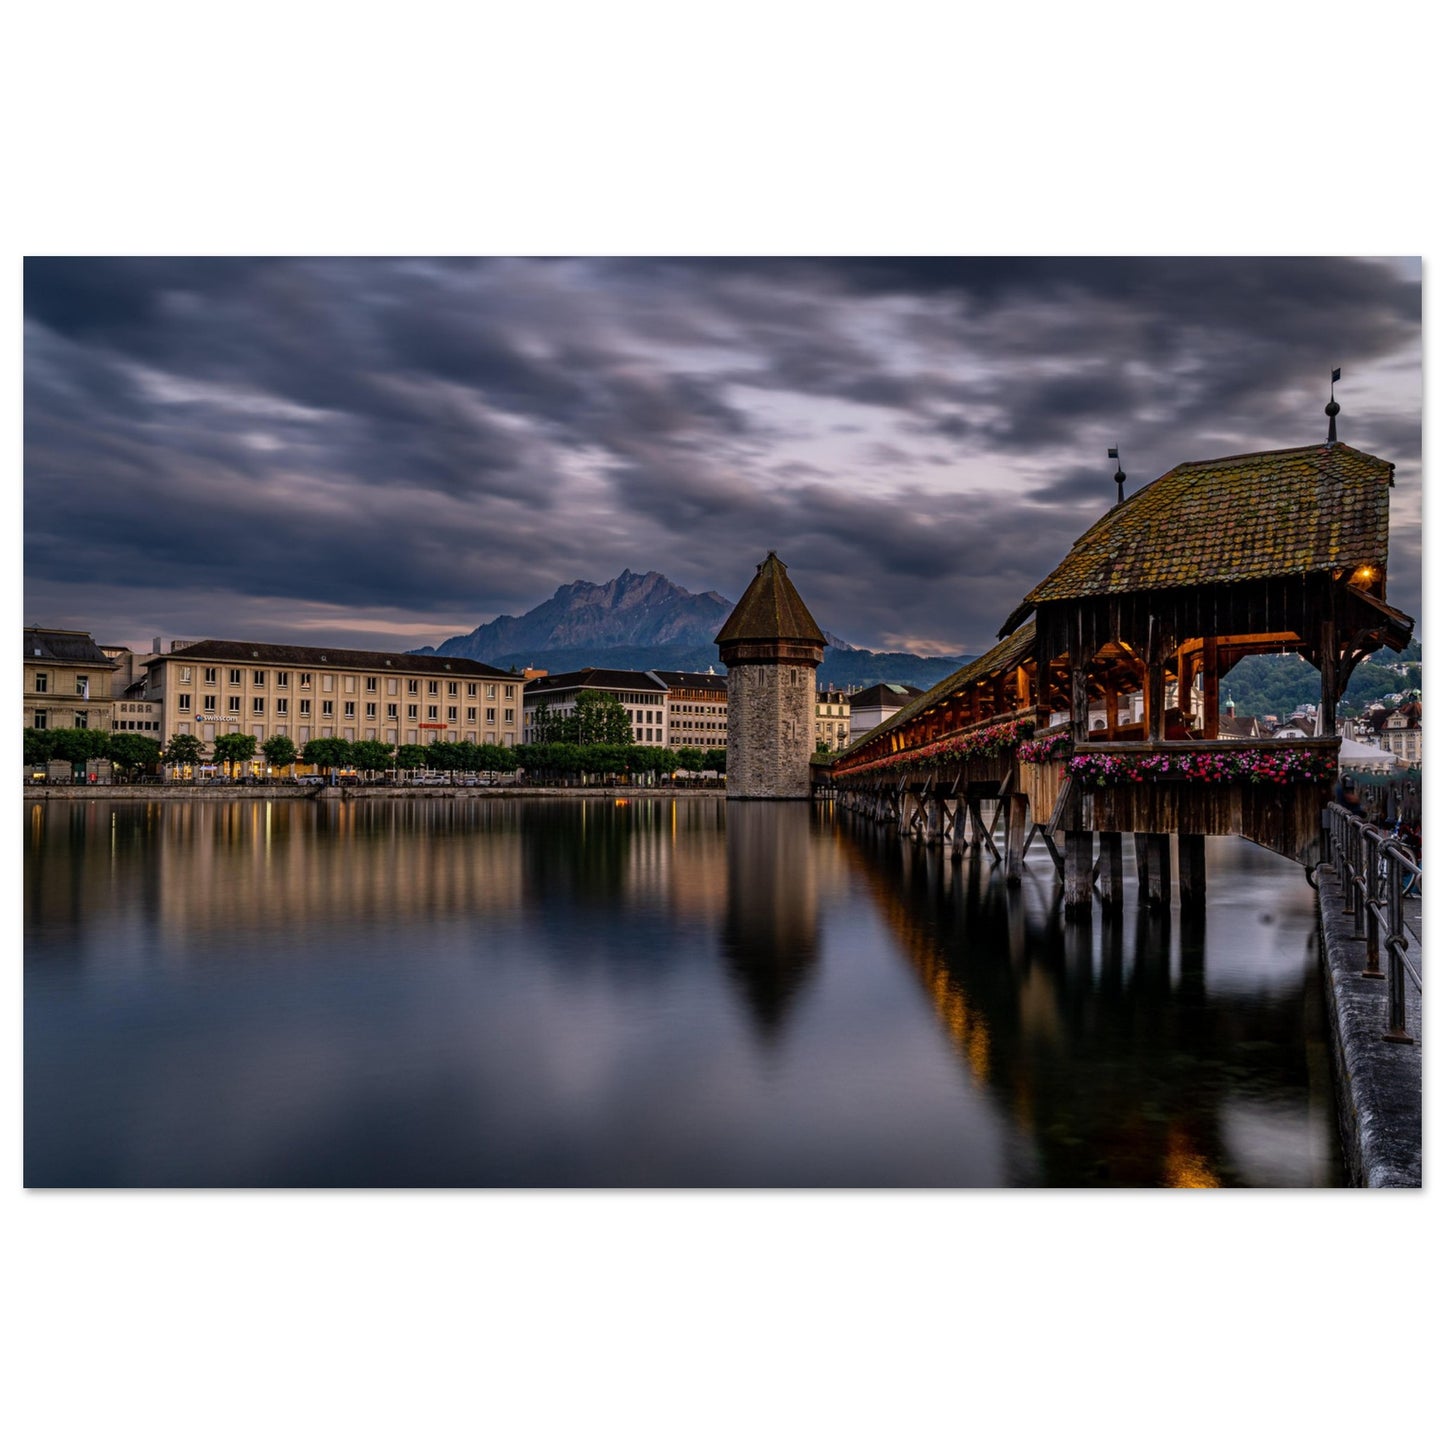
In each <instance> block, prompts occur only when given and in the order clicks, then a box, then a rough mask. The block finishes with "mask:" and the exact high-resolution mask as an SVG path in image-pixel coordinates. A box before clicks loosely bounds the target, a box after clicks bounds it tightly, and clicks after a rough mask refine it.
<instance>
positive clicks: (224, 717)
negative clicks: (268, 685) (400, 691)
mask: <svg viewBox="0 0 1445 1445" xmlns="http://www.w3.org/2000/svg"><path fill="white" fill-rule="evenodd" d="M191 701H192V694H190V693H188V692H181V693H177V694H176V707H177V708H178V709H179V710H180V711H181V712H190V710H191ZM216 702H217V695H216V694H215V693H213V692H206V693H202V694H201V712H202V713H203V714H207V713H214V714H217V718H216V719H213V720H220V721H235V722H239V721H240V720H241V699H240V698H239V697H228V698H227V699H226V710H225V713H224V714H221V712H220V709H219V708H218V707H217V706H216ZM364 706H365V709H366V716H367V717H368V718H374V717H376V716H377V708H378V707H379V706H380V704H379V703H374V702H368V703H365V704H364ZM400 706H401V705H400V704H399V703H394V702H389V703H387V705H386V715H387V717H389V718H394V717H397V716H399V714H400ZM341 708H342V714H341V715H342V716H343V717H348V718H354V717H355V716H356V704H355V703H354V702H343V703H342V704H341ZM290 710H291V702H290V699H289V698H284V697H278V698H274V699H272V700H270V701H269V702H268V700H267V699H266V698H264V697H253V698H252V699H251V716H252V717H264V716H265V715H266V713H267V712H274V713H275V714H276V716H277V717H285V716H286V715H287V714H288V713H289V712H290ZM296 710H297V712H298V713H299V714H300V716H301V717H310V716H311V699H310V698H309V697H303V698H298V699H297V703H296ZM420 710H421V704H420V703H415V702H409V703H407V705H406V715H407V717H408V718H410V719H416V718H417V717H419V716H420ZM477 711H478V710H477V709H476V708H475V707H469V708H468V709H467V718H466V720H467V721H468V722H476V721H477ZM440 712H441V704H440V703H428V704H427V705H426V715H427V719H428V721H431V722H436V721H437V720H438V719H439V717H440ZM486 713H487V721H488V722H489V723H495V722H496V721H497V710H496V708H494V707H489V708H488V709H487V710H486ZM459 715H460V707H459V706H456V705H448V707H447V721H448V722H456V721H458V720H459ZM321 716H322V717H335V716H336V704H335V702H334V701H332V699H331V698H329V697H326V698H322V699H321ZM502 720H503V721H504V722H509V723H510V722H515V721H516V709H515V708H510V707H508V708H503V709H502Z"/></svg>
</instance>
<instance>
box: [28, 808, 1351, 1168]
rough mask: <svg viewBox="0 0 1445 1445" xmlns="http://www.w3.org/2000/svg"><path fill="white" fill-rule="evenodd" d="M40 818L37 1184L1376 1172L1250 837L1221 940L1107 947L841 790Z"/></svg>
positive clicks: (31, 1029) (35, 997)
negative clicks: (1347, 1148)
mask: <svg viewBox="0 0 1445 1445" xmlns="http://www.w3.org/2000/svg"><path fill="white" fill-rule="evenodd" d="M25 832H26V847H25V875H24V892H25V1182H26V1184H27V1185H30V1186H66V1185H131V1186H137V1185H138V1186H145V1185H228V1186H231V1185H242V1186H246V1185H293V1186H316V1185H348V1186H377V1185H388V1186H392V1185H402V1186H422V1185H496V1186H576V1185H616V1186H725V1185H728V1186H730V1185H752V1186H807V1185H827V1186H868V1187H874V1186H921V1185H950V1186H952V1185H980V1186H1006V1185H1016V1186H1036V1185H1054V1186H1098V1185H1114V1186H1118V1185H1185V1186H1190V1185H1205V1186H1208V1185H1216V1184H1218V1185H1265V1186H1310V1185H1338V1184H1341V1183H1343V1182H1344V1176H1343V1172H1342V1166H1341V1162H1340V1157H1339V1151H1338V1145H1337V1143H1336V1137H1335V1126H1334V1106H1333V1098H1332V1095H1331V1084H1330V1075H1329V1062H1328V1056H1327V1053H1326V1049H1325V1045H1324V1032H1323V1031H1324V1023H1323V1003H1322V999H1321V996H1320V987H1319V982H1318V978H1317V972H1316V965H1315V962H1314V943H1313V932H1314V929H1313V909H1312V894H1311V893H1310V890H1309V888H1308V887H1307V886H1306V884H1305V881H1304V877H1303V874H1302V872H1301V870H1299V869H1298V868H1296V867H1294V866H1293V865H1290V864H1288V863H1286V862H1284V861H1283V860H1281V859H1277V858H1275V857H1273V856H1272V855H1270V854H1268V853H1265V852H1262V851H1261V850H1259V849H1256V848H1254V847H1252V846H1251V845H1249V844H1247V843H1243V842H1237V841H1235V840H1232V839H1221V840H1212V841H1211V842H1210V844H1209V855H1208V857H1209V890H1210V892H1209V907H1208V910H1207V913H1206V916H1205V917H1204V919H1203V920H1202V921H1201V922H1199V923H1181V921H1180V919H1179V917H1178V915H1177V912H1176V913H1175V914H1174V915H1173V917H1172V919H1165V918H1161V917H1153V916H1150V915H1149V914H1148V913H1147V912H1146V911H1144V910H1142V909H1137V908H1135V907H1134V905H1133V901H1132V896H1131V899H1130V902H1129V906H1128V909H1127V911H1126V913H1125V915H1124V917H1123V919H1122V921H1121V922H1118V923H1111V922H1109V921H1106V920H1104V919H1102V918H1100V917H1099V916H1098V915H1097V913H1096V915H1095V918H1094V920H1093V921H1092V923H1090V924H1081V925H1075V924H1070V923H1065V922H1064V920H1063V919H1062V917H1061V915H1060V912H1059V910H1058V909H1057V908H1056V906H1055V879H1054V872H1053V868H1052V866H1051V864H1050V863H1049V860H1048V857H1047V854H1045V853H1043V852H1042V850H1039V851H1038V852H1037V853H1031V855H1030V860H1029V872H1028V875H1027V876H1026V878H1025V882H1024V886H1023V888H1022V889H1020V890H1017V891H1015V892H1013V893H1009V892H1008V891H1007V890H1005V889H1004V887H1003V886H1002V883H1001V881H999V880H997V879H996V877H995V876H994V875H993V874H991V873H990V871H989V869H988V868H987V866H986V865H983V866H981V865H979V864H977V863H969V862H965V863H963V864H962V865H961V866H958V867H952V866H950V864H949V863H948V861H947V859H946V858H943V859H940V858H939V857H938V856H937V855H936V854H934V855H931V856H930V855H927V854H925V853H923V852H921V851H919V850H916V849H915V848H914V847H912V846H911V845H907V846H905V845H903V844H901V843H899V842H898V841H897V840H888V839H886V838H885V837H884V836H883V835H880V834H877V833H875V832H874V831H873V830H872V829H871V828H870V827H869V826H868V825H865V824H863V823H860V822H858V821H857V820H855V819H854V818H852V817H851V816H849V815H846V814H844V815H838V816H835V814H834V813H833V811H832V808H831V805H828V804H817V805H810V804H806V803H733V804H728V803H726V802H725V801H723V800H722V799H720V798H714V797H704V798H697V799H691V798H684V799H679V800H673V799H670V798H667V799H662V798H656V799H637V800H633V801H631V802H629V803H628V804H626V805H618V804H615V803H614V802H613V801H611V800H588V801H572V800H565V799H562V800H542V799H539V800H536V801H523V802H517V801H509V800H503V799H489V798H485V797H478V798H463V799H459V800H456V801H449V800H444V799H436V798H417V799H411V800H395V801H393V800H385V801H366V800H360V801H357V802H350V803H327V804H322V803H317V802H311V801H284V802H271V803H268V802H265V801H256V802H251V801H247V802H245V803H201V802H197V803H154V804H147V803H124V802H122V803H107V802H105V801H97V802H94V803H91V802H86V803H49V804H31V803H27V804H26V808H25ZM1126 863H1127V860H1126ZM1129 880H1130V882H1131V883H1132V869H1130V870H1129Z"/></svg>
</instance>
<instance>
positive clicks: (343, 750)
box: [301, 738, 351, 768]
mask: <svg viewBox="0 0 1445 1445" xmlns="http://www.w3.org/2000/svg"><path fill="white" fill-rule="evenodd" d="M301 761H302V762H303V763H309V764H310V765H311V766H312V767H314V768H344V767H346V766H347V765H348V764H349V763H350V762H351V744H350V743H349V742H347V741H346V739H345V738H312V739H311V741H310V742H309V743H307V744H306V746H305V747H304V748H302V749H301Z"/></svg>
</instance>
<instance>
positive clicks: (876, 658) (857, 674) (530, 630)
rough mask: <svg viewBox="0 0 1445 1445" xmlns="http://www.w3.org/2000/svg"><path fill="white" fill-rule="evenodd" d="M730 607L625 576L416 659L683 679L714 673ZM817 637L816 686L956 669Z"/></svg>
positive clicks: (561, 591) (563, 592)
mask: <svg viewBox="0 0 1445 1445" xmlns="http://www.w3.org/2000/svg"><path fill="white" fill-rule="evenodd" d="M733 605H734V604H733V603H732V602H730V601H729V600H728V599H727V598H726V597H724V596H722V595H721V594H720V593H718V592H689V591H688V590H687V589H686V588H684V587H679V586H678V585H677V584H676V583H675V582H672V581H670V580H669V579H668V578H667V577H665V576H663V574H662V573H661V572H644V573H637V572H632V571H624V572H622V573H621V575H620V576H617V577H614V578H612V579H611V581H608V582H586V581H582V580H580V579H579V580H578V581H575V582H569V583H564V584H563V585H562V586H561V587H559V588H558V589H557V590H556V592H554V593H553V594H552V596H551V597H550V598H548V599H547V601H545V602H543V603H541V604H539V605H538V606H536V607H534V608H533V609H532V610H531V611H530V612H527V613H524V614H523V615H522V616H521V617H512V616H510V615H504V616H502V617H497V618H494V619H493V620H492V621H491V622H484V623H482V624H481V626H479V627H477V628H474V629H473V630H472V631H471V632H469V633H464V634H460V635H458V636H456V637H449V638H447V639H446V640H445V641H444V642H441V643H438V644H437V646H436V647H423V648H418V649H417V651H418V652H419V653H423V654H431V653H435V654H440V655H443V656H447V657H470V658H473V659H475V660H476V661H478V662H488V663H491V664H492V665H493V666H494V667H517V668H521V667H541V668H546V669H547V670H548V671H549V672H570V671H573V670H574V669H577V668H581V667H587V666H592V667H617V668H649V667H660V668H665V669H678V670H681V671H688V672H705V671H706V670H707V669H708V668H709V667H713V668H715V669H716V670H717V671H719V672H721V671H722V667H721V664H720V663H719V661H718V652H717V647H716V646H715V645H714V643H713V638H714V637H715V636H716V635H717V632H718V630H719V629H720V628H721V627H722V625H723V623H724V622H725V621H726V620H727V618H728V615H729V614H730V613H731V612H732V610H733ZM824 636H825V637H826V638H827V640H828V644H829V645H828V647H827V649H826V650H825V653H824V660H823V666H822V667H820V668H819V670H818V681H819V684H820V685H823V686H837V687H850V686H860V687H866V686H869V685H870V684H872V683H874V682H907V683H912V684H913V685H914V686H915V687H928V686H931V685H932V684H933V683H935V682H937V681H939V680H940V679H941V678H943V677H946V676H947V675H948V674H949V673H950V672H952V671H954V669H955V668H957V667H959V666H960V665H961V664H962V663H963V661H964V660H965V659H963V658H958V657H918V656H916V655H914V654H913V653H874V652H869V651H868V650H867V649H866V648H858V647H853V646H852V645H851V644H849V643H847V642H845V641H844V640H843V639H842V638H839V637H835V636H834V635H833V634H832V633H830V632H826V631H825V632H824Z"/></svg>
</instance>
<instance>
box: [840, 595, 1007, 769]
mask: <svg viewBox="0 0 1445 1445" xmlns="http://www.w3.org/2000/svg"><path fill="white" fill-rule="evenodd" d="M1033 650H1034V624H1033V623H1032V622H1026V623H1025V624H1024V625H1023V626H1022V627H1020V628H1019V629H1018V631H1017V632H1013V633H1010V634H1009V636H1007V637H1006V638H1004V640H1003V641H1002V642H1000V643H999V644H998V645H997V646H996V647H993V648H990V649H989V651H987V652H985V653H984V655H983V656H982V657H976V658H975V659H974V660H973V661H972V662H969V663H965V664H964V665H963V666H962V667H960V668H959V669H958V671H957V672H951V673H949V675H948V676H947V677H945V678H944V679H943V681H942V682H940V683H936V684H934V686H933V687H931V688H929V690H928V691H927V692H924V693H920V694H919V695H918V696H917V697H914V698H912V699H911V700H910V701H908V702H906V703H904V705H903V706H902V707H901V708H899V710H898V711H897V712H896V713H894V714H893V716H892V717H890V718H885V719H884V720H883V721H882V722H881V723H879V724H878V726H877V727H875V728H872V729H871V730H870V731H868V732H866V733H864V734H863V736H862V737H861V738H859V739H858V740H857V741H856V742H853V743H850V744H849V745H848V748H847V752H845V753H840V754H839V757H846V756H847V754H848V753H853V752H856V751H857V750H858V749H859V748H862V747H864V746H866V745H867V744H868V743H870V742H872V741H873V739H874V738H881V737H883V736H884V735H885V734H886V733H890V732H892V731H893V730H894V729H895V728H900V727H902V726H903V724H904V723H906V722H908V721H909V719H910V718H915V717H917V716H918V714H919V713H921V712H926V711H927V710H928V709H929V708H931V707H932V706H933V705H934V704H935V703H938V702H942V701H943V700H944V699H945V698H947V697H950V696H951V695H952V694H953V693H955V692H957V691H958V690H959V689H960V688H964V687H967V686H968V685H969V684H970V683H973V682H978V681H979V680H980V679H981V678H985V677H990V676H992V675H993V674H994V673H997V672H1003V671H1004V670H1005V669H1006V668H1010V667H1017V666H1018V665H1019V664H1020V663H1022V662H1023V661H1024V660H1025V659H1026V658H1028V657H1030V656H1031V655H1032V654H1033Z"/></svg>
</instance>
